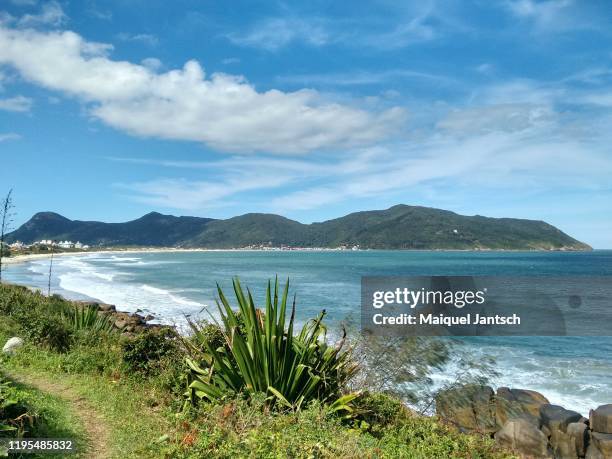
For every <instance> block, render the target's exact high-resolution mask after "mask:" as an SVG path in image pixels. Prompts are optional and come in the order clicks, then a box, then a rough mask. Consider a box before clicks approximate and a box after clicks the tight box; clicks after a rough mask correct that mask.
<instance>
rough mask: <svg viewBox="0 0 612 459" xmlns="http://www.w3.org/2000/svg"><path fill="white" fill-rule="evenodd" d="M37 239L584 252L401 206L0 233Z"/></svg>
mask: <svg viewBox="0 0 612 459" xmlns="http://www.w3.org/2000/svg"><path fill="white" fill-rule="evenodd" d="M41 239H53V240H59V239H62V240H65V239H68V240H73V241H76V240H79V241H81V242H82V243H84V244H89V245H91V246H106V247H108V246H158V247H184V248H219V249H223V248H239V247H247V246H271V247H280V246H289V247H325V248H333V247H338V246H349V247H352V246H359V247H360V248H364V249H423V250H427V249H440V250H443V249H448V250H469V249H474V250H477V249H500V250H591V247H590V246H588V245H587V244H584V243H582V242H580V241H578V240H576V239H574V238H572V237H570V236H569V235H567V234H565V233H564V232H562V231H561V230H559V229H558V228H556V227H554V226H552V225H550V224H548V223H546V222H544V221H542V220H525V219H517V218H506V217H504V218H491V217H484V216H481V215H474V216H465V215H460V214H457V213H455V212H452V211H448V210H442V209H435V208H431V207H422V206H409V205H406V204H398V205H395V206H392V207H390V208H388V209H384V210H367V211H359V212H354V213H351V214H348V215H345V216H342V217H338V218H334V219H330V220H326V221H322V222H314V223H310V224H305V223H300V222H298V221H295V220H291V219H289V218H286V217H283V216H281V215H276V214H265V213H247V214H243V215H238V216H235V217H231V218H228V219H214V218H205V217H191V216H178V217H177V216H174V215H165V214H161V213H159V212H150V213H148V214H145V215H143V216H142V217H139V218H137V219H134V220H130V221H127V222H123V223H104V222H98V221H83V220H70V219H68V218H66V217H64V216H62V215H60V214H58V213H55V212H48V211H47V212H38V213H36V214H34V215H33V216H32V218H31V219H30V220H28V221H27V222H26V223H24V224H23V225H21V226H20V227H19V228H18V229H17V230H15V231H13V232H12V233H9V234H8V235H7V241H8V242H14V241H17V240H19V241H21V242H24V243H32V242H35V241H38V240H41Z"/></svg>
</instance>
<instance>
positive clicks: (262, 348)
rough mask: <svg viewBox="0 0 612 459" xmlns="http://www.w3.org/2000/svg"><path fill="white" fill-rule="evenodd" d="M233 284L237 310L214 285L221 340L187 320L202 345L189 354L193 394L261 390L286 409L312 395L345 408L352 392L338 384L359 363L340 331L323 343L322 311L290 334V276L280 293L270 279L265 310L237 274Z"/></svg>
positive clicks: (292, 317) (210, 397)
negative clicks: (193, 356) (198, 354)
mask: <svg viewBox="0 0 612 459" xmlns="http://www.w3.org/2000/svg"><path fill="white" fill-rule="evenodd" d="M233 286H234V293H235V295H236V301H237V303H238V308H237V310H236V311H234V310H233V309H232V307H231V305H230V303H229V302H228V300H227V298H226V296H225V294H224V293H223V291H222V290H221V288H220V287H217V289H218V294H219V300H218V301H217V306H218V307H219V314H220V316H221V322H222V328H221V333H222V336H223V338H224V341H225V342H224V344H223V345H221V346H218V347H217V346H216V345H217V343H215V341H210V340H208V339H206V337H205V336H204V332H205V331H206V329H204V330H202V329H200V328H198V326H197V325H196V324H195V323H193V322H192V323H191V326H192V328H193V331H194V334H195V335H196V337H199V338H201V339H200V340H199V341H200V342H201V343H202V344H203V346H204V351H205V352H204V353H203V355H202V357H201V359H200V362H196V361H194V360H192V359H188V360H187V363H188V365H189V369H190V372H189V389H190V396H191V400H192V401H195V399H196V398H199V399H207V400H209V401H215V400H220V399H222V398H223V397H226V396H228V395H236V394H240V393H242V394H246V395H248V396H249V397H253V396H254V395H255V394H265V395H266V396H267V400H268V401H270V402H271V404H272V405H274V404H275V403H280V404H281V405H283V406H284V407H286V408H290V409H299V408H302V407H303V406H304V405H306V404H307V403H308V402H310V401H311V400H319V401H321V402H324V403H325V402H337V405H336V408H337V409H341V407H342V408H347V407H346V405H344V404H345V403H346V402H348V401H349V400H351V399H352V398H354V397H355V396H354V395H351V396H349V395H347V396H344V397H342V398H341V396H342V390H343V389H344V387H345V385H346V382H347V381H348V380H349V379H350V378H351V377H352V376H353V375H354V374H355V372H356V370H357V367H356V365H355V364H354V363H353V361H352V359H351V355H350V352H348V351H347V350H345V349H343V347H344V342H345V338H344V337H343V339H342V340H341V341H340V342H339V343H338V344H337V345H336V346H331V345H329V344H328V343H327V340H326V332H327V330H326V327H325V325H324V324H323V318H324V316H325V311H323V312H321V314H319V316H318V317H317V318H316V319H314V320H311V321H309V322H307V323H306V324H305V325H304V327H303V328H302V330H301V331H300V332H299V333H298V334H296V335H294V327H295V298H294V301H293V305H292V306H291V312H290V316H287V297H288V294H289V281H287V283H286V285H285V288H284V290H283V291H282V293H281V292H280V290H279V285H278V280H276V282H275V283H274V288H273V289H272V286H271V283H270V282H268V288H267V290H266V302H265V310H263V311H262V310H260V309H257V307H256V306H255V302H254V300H253V297H252V296H251V292H250V291H249V290H247V291H246V292H245V291H244V290H243V289H242V286H241V285H240V281H239V280H238V279H234V281H233ZM338 400H340V402H338Z"/></svg>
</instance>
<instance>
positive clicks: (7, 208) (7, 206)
mask: <svg viewBox="0 0 612 459" xmlns="http://www.w3.org/2000/svg"><path fill="white" fill-rule="evenodd" d="M13 208H14V206H13V189H12V188H11V189H10V190H9V192H8V193H7V195H6V197H5V198H4V199H3V200H2V203H1V204H0V212H1V213H2V215H1V217H2V222H1V225H0V281H1V280H2V257H3V256H4V238H5V236H6V234H7V233H8V232H9V231H10V228H11V225H12V223H13V215H14V214H13Z"/></svg>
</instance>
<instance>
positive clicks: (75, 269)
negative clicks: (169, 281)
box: [34, 256, 205, 323]
mask: <svg viewBox="0 0 612 459" xmlns="http://www.w3.org/2000/svg"><path fill="white" fill-rule="evenodd" d="M58 260H59V259H58ZM105 261H106V260H104V259H103V258H102V257H95V256H92V257H78V258H77V257H75V258H65V259H61V260H59V261H58V262H57V264H54V270H55V272H56V274H57V278H58V279H59V286H60V288H61V289H63V290H66V291H68V292H76V293H78V294H81V295H85V296H87V297H90V298H95V299H97V300H100V301H103V302H105V303H111V304H114V305H116V306H117V309H119V310H123V311H127V312H135V311H136V310H138V309H140V310H142V311H144V312H147V313H152V314H154V315H155V316H156V318H157V319H158V321H159V322H162V323H180V322H184V317H185V316H191V315H194V314H198V313H199V312H200V311H201V310H202V308H204V307H205V305H204V303H201V302H199V301H195V300H192V299H189V298H186V297H184V296H182V295H181V294H180V293H179V292H177V291H170V290H167V289H164V288H162V287H159V286H152V285H148V284H138V283H134V282H133V281H132V282H130V281H131V280H132V279H131V277H130V274H129V273H124V272H121V271H117V270H116V269H115V268H113V265H112V264H110V265H109V264H106V265H104V266H100V265H99V264H94V263H93V262H105ZM44 268H45V266H44V265H41V266H38V267H35V268H34V269H35V270H36V272H41V273H44V271H43V269H44ZM47 269H48V266H47Z"/></svg>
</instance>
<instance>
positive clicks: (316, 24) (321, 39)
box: [226, 18, 330, 51]
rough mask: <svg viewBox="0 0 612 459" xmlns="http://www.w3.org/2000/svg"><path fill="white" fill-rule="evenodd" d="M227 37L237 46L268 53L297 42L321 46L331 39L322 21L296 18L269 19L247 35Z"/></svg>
mask: <svg viewBox="0 0 612 459" xmlns="http://www.w3.org/2000/svg"><path fill="white" fill-rule="evenodd" d="M226 36H227V38H228V39H229V40H230V41H231V42H232V43H235V44H237V45H241V46H250V47H254V48H260V49H265V50H268V51H277V50H278V49H280V48H283V47H285V46H287V45H289V44H291V43H293V42H296V41H300V42H303V43H307V44H309V45H312V46H321V45H324V44H326V43H327V42H328V41H329V39H330V37H329V34H328V33H327V31H326V30H325V27H324V26H323V24H322V23H320V21H318V20H310V21H306V20H304V19H294V18H269V19H266V20H265V21H263V22H260V23H258V24H255V26H253V28H252V29H251V30H249V31H248V32H246V33H230V34H227V35H226Z"/></svg>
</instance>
